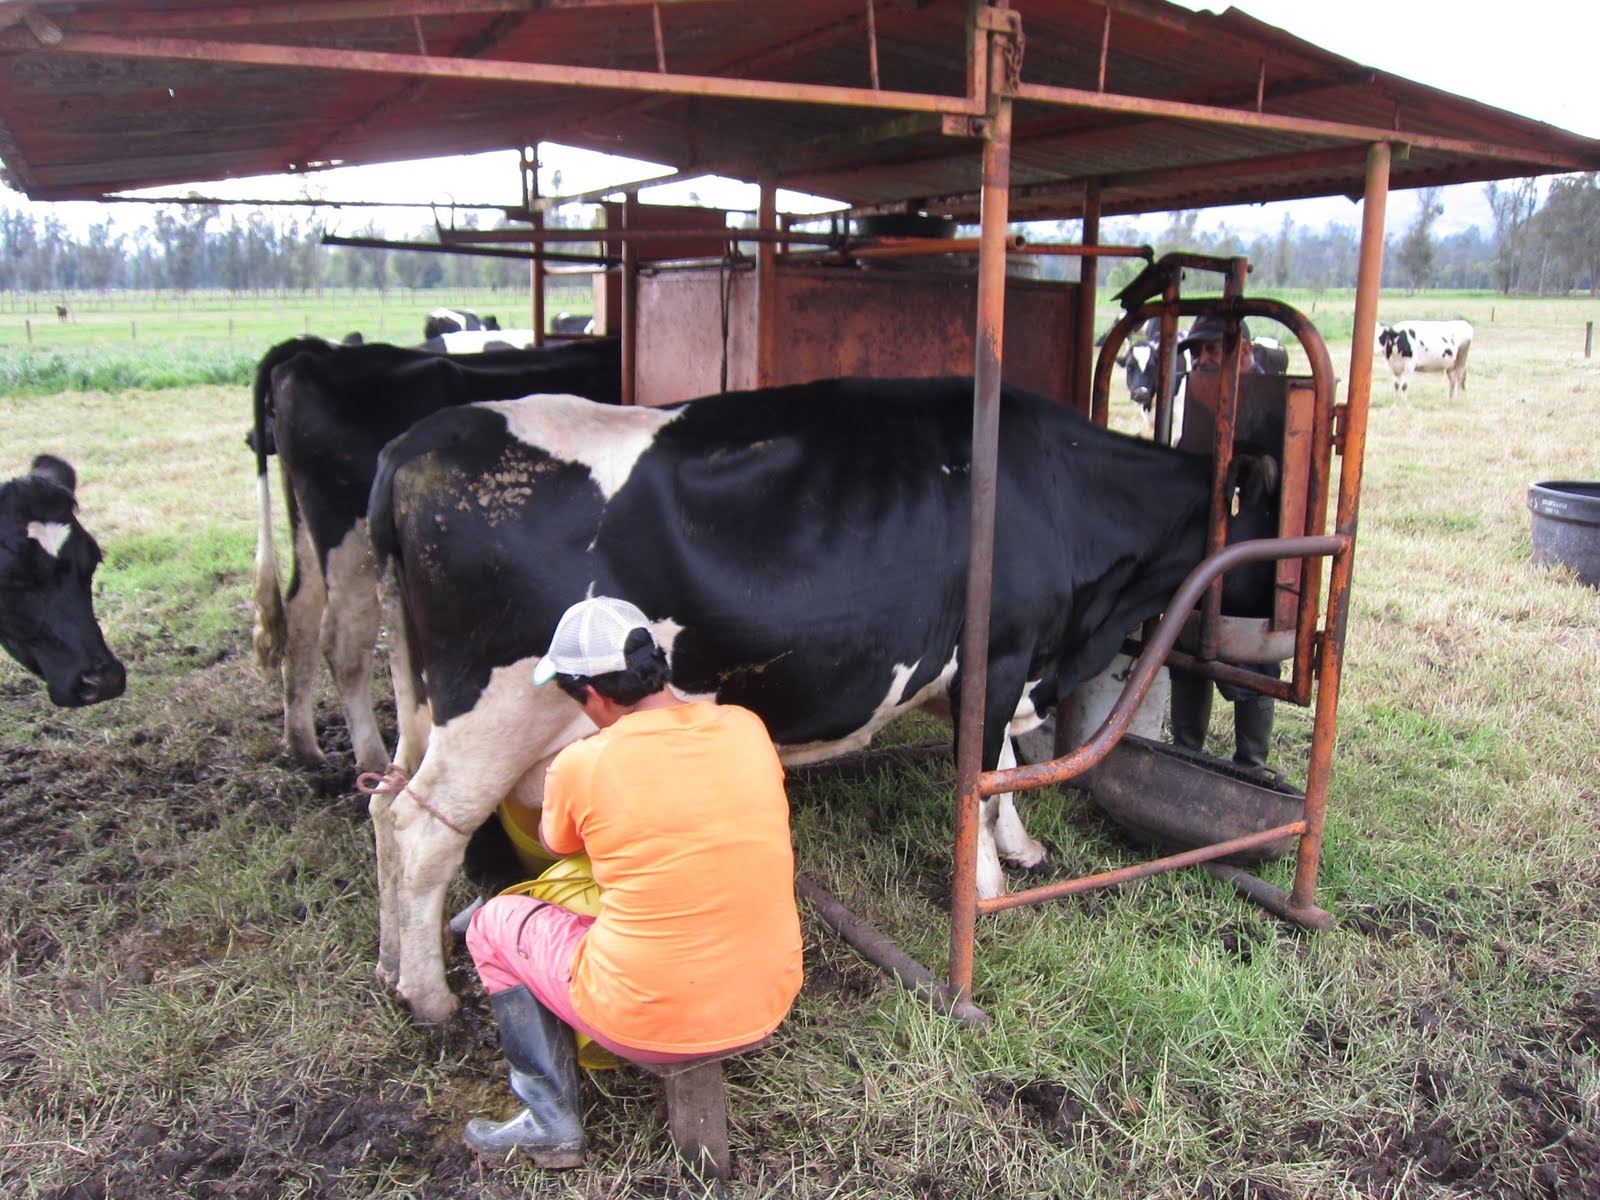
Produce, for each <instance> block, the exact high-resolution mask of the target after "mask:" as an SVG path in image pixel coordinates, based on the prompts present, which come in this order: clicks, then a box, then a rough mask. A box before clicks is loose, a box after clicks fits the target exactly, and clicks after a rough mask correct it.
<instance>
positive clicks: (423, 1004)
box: [400, 992, 461, 1025]
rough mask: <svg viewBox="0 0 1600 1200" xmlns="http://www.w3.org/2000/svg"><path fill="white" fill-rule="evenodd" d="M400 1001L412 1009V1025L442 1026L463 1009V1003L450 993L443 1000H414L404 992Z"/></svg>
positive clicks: (436, 998)
mask: <svg viewBox="0 0 1600 1200" xmlns="http://www.w3.org/2000/svg"><path fill="white" fill-rule="evenodd" d="M400 999H401V1000H403V1001H405V1003H406V1006H407V1007H408V1008H410V1009H411V1023H412V1024H413V1025H442V1024H444V1023H445V1022H446V1021H448V1020H450V1018H452V1017H454V1016H455V1015H456V1010H457V1009H458V1008H460V1007H461V1002H460V1001H459V1000H457V999H456V998H455V996H454V995H453V994H451V993H449V992H446V993H445V994H444V996H443V998H438V997H433V998H428V999H417V1000H413V999H411V997H409V996H407V995H406V994H405V993H404V992H401V993H400Z"/></svg>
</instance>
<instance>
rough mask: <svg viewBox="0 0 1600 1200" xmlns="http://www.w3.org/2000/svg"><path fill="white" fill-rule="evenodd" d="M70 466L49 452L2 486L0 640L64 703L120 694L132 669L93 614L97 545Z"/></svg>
mask: <svg viewBox="0 0 1600 1200" xmlns="http://www.w3.org/2000/svg"><path fill="white" fill-rule="evenodd" d="M76 484H77V475H76V473H75V472H74V471H73V469H72V467H71V466H70V465H69V464H67V463H66V462H64V461H63V460H61V459H59V458H55V457H53V456H51V455H40V456H39V457H38V458H37V459H35V460H34V463H33V470H32V473H31V474H29V475H26V476H23V477H22V478H20V479H13V480H11V481H10V482H8V483H5V484H3V485H0V646H4V647H5V649H6V652H7V653H8V654H10V655H11V657H12V658H14V659H16V660H17V662H19V663H21V664H22V666H24V667H25V668H27V669H28V670H29V671H31V672H32V673H33V674H35V675H37V676H39V677H40V678H41V679H43V680H44V681H45V684H46V686H47V687H48V689H49V693H50V700H51V702H52V703H53V704H56V705H59V706H61V707H62V708H74V707H78V706H80V705H85V704H98V703H99V702H100V701H102V700H113V699H115V698H116V697H118V696H120V695H122V691H123V688H124V687H125V686H126V685H127V674H126V672H125V671H124V670H123V667H122V664H121V663H120V662H118V661H117V660H116V658H115V657H114V656H113V655H112V653H111V651H110V650H109V649H108V648H107V647H106V643H105V639H104V638H103V637H102V635H101V633H100V625H99V623H98V622H97V621H96V620H95V615H94V595H93V590H92V588H93V581H94V572H95V568H96V567H98V566H99V565H100V547H99V546H98V545H97V544H96V543H95V540H94V538H92V537H90V536H89V534H88V532H87V531H86V530H85V529H84V528H83V526H82V525H80V524H78V518H77V499H76V497H75V496H74V494H73V493H74V488H75V487H76Z"/></svg>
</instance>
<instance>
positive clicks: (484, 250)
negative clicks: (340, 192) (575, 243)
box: [321, 233, 621, 267]
mask: <svg viewBox="0 0 1600 1200" xmlns="http://www.w3.org/2000/svg"><path fill="white" fill-rule="evenodd" d="M321 240H322V245H324V246H354V247H357V248H360V249H365V250H415V251H417V252H419V253H421V254H464V255H467V256H469V257H477V258H520V259H527V260H530V261H533V262H557V263H578V264H581V265H584V266H590V267H611V266H615V265H616V264H617V263H618V262H619V261H621V260H619V259H615V258H608V257H606V256H605V255H596V254H562V253H560V252H559V251H555V250H511V249H507V248H505V247H501V246H446V245H442V244H440V243H438V242H397V241H392V240H390V239H389V238H369V237H343V236H341V235H339V234H336V233H327V234H323V236H322V239H321Z"/></svg>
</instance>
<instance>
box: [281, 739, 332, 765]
mask: <svg viewBox="0 0 1600 1200" xmlns="http://www.w3.org/2000/svg"><path fill="white" fill-rule="evenodd" d="M284 750H285V752H286V753H287V754H288V755H289V757H290V758H292V759H293V760H294V763H295V765H296V766H298V767H304V768H305V769H306V770H308V771H320V770H322V769H323V768H325V767H326V766H327V765H328V756H327V755H326V754H324V753H323V752H322V751H321V750H320V749H319V748H318V747H316V746H312V747H311V748H310V749H307V748H306V747H304V746H296V745H294V744H293V743H288V744H286V745H285V746H284Z"/></svg>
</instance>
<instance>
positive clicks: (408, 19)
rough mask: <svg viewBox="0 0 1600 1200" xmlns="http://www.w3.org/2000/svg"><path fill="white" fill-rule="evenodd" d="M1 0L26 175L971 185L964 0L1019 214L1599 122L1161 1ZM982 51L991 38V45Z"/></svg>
mask: <svg viewBox="0 0 1600 1200" xmlns="http://www.w3.org/2000/svg"><path fill="white" fill-rule="evenodd" d="M1010 8H1011V9H1012V10H1013V11H1014V12H1015V14H1016V17H1015V18H1008V17H1000V18H997V17H995V16H994V15H993V14H994V13H995V11H996V10H994V9H992V8H988V7H986V6H984V5H981V4H980V5H976V6H974V5H973V4H971V3H969V0H806V2H805V3H798V2H796V0H669V2H666V3H660V4H649V3H635V2H632V0H305V2H300V3H294V2H288V3H285V2H281V0H274V2H255V0H235V2H233V3H226V2H224V3H217V2H215V0H150V2H146V3H137V4H130V3H126V2H125V0H0V161H3V164H4V168H5V171H6V174H7V176H8V179H9V181H10V183H11V184H12V185H13V186H14V187H17V188H18V189H20V190H21V191H23V192H25V193H26V194H27V195H28V196H29V197H30V198H32V199H35V200H68V199H76V200H83V199H90V200H92V199H98V198H100V197H102V196H104V195H106V194H109V193H113V192H117V191H123V190H127V189H132V188H140V187H148V186H154V185H161V184H174V183H190V182H196V181H202V180H212V179H221V178H228V177H244V176H252V175H265V174H278V173H282V172H286V171H312V170H316V169H318V168H320V167H326V166H333V165H355V164H368V163H379V162H391V161H403V160H407V159H413V158H422V157H427V156H433V155H442V154H455V153H466V152H472V151H481V150H490V149H504V148H508V147H515V146H522V145H528V144H532V143H534V142H537V141H540V140H548V141H559V142H562V143H565V144H568V145H574V146H579V147H584V148H588V149H593V150H598V151H603V152H607V153H614V154H622V155H627V156H630V157H634V158H643V159H650V160H653V161H656V162H664V163H669V164H671V165H673V166H674V167H676V168H678V169H679V170H680V172H681V173H683V174H684V175H685V177H688V176H693V175H699V174H706V173H712V172H715V173H718V174H723V175H730V176H733V177H736V178H742V179H752V180H753V179H756V178H758V177H760V176H762V175H763V174H766V175H767V176H768V177H769V178H773V179H775V181H776V183H778V184H779V185H781V186H784V187H788V188H794V189H796V190H800V191H807V192H812V193H816V194H820V195H825V196H834V197H838V198H839V199H841V200H844V201H846V202H848V203H849V204H851V205H853V206H855V207H856V208H857V209H858V210H872V209H895V208H901V207H911V208H921V209H925V210H928V211H939V212H946V213H950V214H953V215H959V216H968V217H970V216H971V215H972V214H974V213H975V212H976V207H977V194H978V188H979V179H978V171H979V156H978V154H977V152H976V145H975V143H974V142H973V140H972V139H971V138H969V137H965V136H961V134H962V133H963V132H967V131H969V130H970V122H971V121H972V120H973V119H974V118H976V119H980V120H981V118H982V115H983V114H982V110H981V107H980V105H981V103H982V101H981V100H980V99H972V98H969V96H970V97H978V96H981V95H982V92H981V90H979V89H975V88H973V89H969V78H970V76H971V72H972V71H973V70H974V68H973V67H971V66H969V64H968V62H967V50H966V47H967V44H968V39H967V36H966V30H967V26H968V22H969V21H970V20H973V19H975V18H974V16H973V14H974V11H975V10H976V11H978V12H981V13H983V14H984V15H983V18H982V19H984V20H996V19H1005V20H1012V19H1015V20H1017V21H1018V22H1020V30H1021V35H1022V37H1021V40H1020V42H1019V43H1018V44H1019V45H1020V46H1021V53H1020V71H1018V70H1017V69H1016V68H1017V63H1016V60H1015V59H1014V60H1013V70H1012V77H1011V79H1010V84H1009V87H1010V91H1011V94H1012V95H1013V96H1014V98H1015V102H1016V104H1015V130H1014V135H1013V136H1014V148H1013V154H1012V163H1011V170H1012V194H1011V215H1012V217H1013V219H1024V218H1030V217H1072V216H1076V215H1079V214H1080V213H1081V211H1082V206H1083V197H1084V189H1085V186H1086V185H1087V184H1088V183H1089V182H1090V181H1096V182H1097V184H1098V187H1099V189H1100V205H1101V209H1100V211H1102V212H1104V213H1106V214H1114V213H1130V212H1148V211H1160V210H1168V209H1176V208H1194V207H1205V206H1209V205H1216V204H1230V203H1242V202H1259V201H1268V200H1281V199H1293V198H1301V197H1308V196H1322V195H1347V196H1352V197H1356V196H1359V195H1360V194H1361V192H1362V188H1363V178H1364V164H1365V161H1366V153H1367V147H1368V146H1369V145H1370V144H1371V143H1373V142H1374V141H1388V142H1392V143H1393V144H1395V145H1396V146H1397V147H1399V149H1398V150H1397V153H1396V156H1395V162H1394V165H1393V170H1392V175H1391V185H1392V186H1393V187H1398V188H1406V187H1417V186H1426V185H1432V184H1445V183H1461V182H1470V181H1475V180H1484V179H1498V178H1506V177H1510V176H1517V175H1538V174H1548V173H1553V172H1562V171H1577V170H1594V169H1600V141H1596V140H1594V139H1590V138H1585V137H1580V136H1578V135H1575V134H1572V133H1568V132H1565V131H1563V130H1560V129H1557V128H1554V127H1552V126H1549V125H1545V124H1542V123H1540V122H1537V121H1532V120H1528V119H1525V118H1522V117H1518V116H1514V115H1512V114H1509V113H1506V112H1503V111H1500V110H1497V109H1493V108H1490V107H1488V106H1485V105H1481V104H1478V103H1476V102H1473V101H1470V100H1465V99H1462V98H1460V97H1457V96H1453V95H1450V94H1448V93H1445V92H1441V91H1438V90H1436V89H1433V88H1429V87H1425V86H1422V85H1420V84H1416V83H1413V82H1410V81H1408V80H1405V79H1402V78H1400V77H1398V76H1395V75H1389V74H1384V73H1382V72H1379V71H1375V70H1372V69H1370V68H1367V67H1363V66H1361V65H1359V64H1357V63H1355V62H1352V61H1351V60H1349V59H1346V58H1342V57H1339V56H1337V55H1333V54H1329V53H1327V52H1325V51H1323V50H1321V49H1318V48H1317V47H1316V46H1313V45H1311V44H1310V43H1307V42H1304V41H1301V40H1299V39H1297V38H1295V37H1292V36H1290V35H1288V34H1286V33H1284V32H1282V31H1281V30H1278V29H1275V28H1273V27H1271V26H1268V25H1265V24H1262V23H1261V22H1259V21H1256V20H1254V19H1253V18H1250V17H1248V16H1245V15H1243V14H1241V13H1239V12H1236V11H1234V10H1229V11H1228V12H1225V13H1222V14H1220V15H1215V14H1209V13H1192V12H1189V11H1188V10H1186V9H1183V8H1179V7H1177V6H1175V5H1172V4H1168V3H1164V2H1162V0H1016V2H1015V3H1014V4H1012V5H1011V6H1010ZM978 69H980V70H981V65H980V66H979V68H978Z"/></svg>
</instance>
